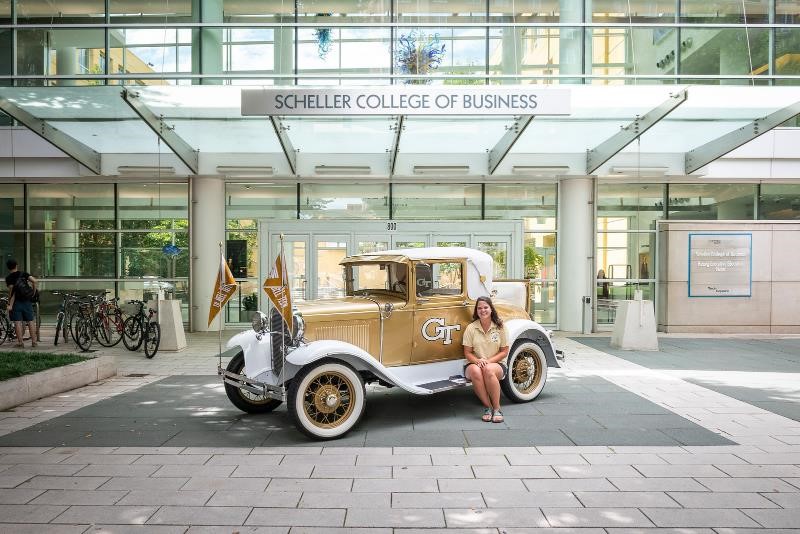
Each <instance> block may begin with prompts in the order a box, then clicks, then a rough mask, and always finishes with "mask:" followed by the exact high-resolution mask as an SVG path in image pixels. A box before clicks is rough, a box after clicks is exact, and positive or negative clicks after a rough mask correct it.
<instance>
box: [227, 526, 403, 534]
mask: <svg viewBox="0 0 800 534" xmlns="http://www.w3.org/2000/svg"><path fill="white" fill-rule="evenodd" d="M291 532H292V534H392V529H391V528H338V527H337V528H333V527H324V528H321V527H292V530H291ZM395 532H399V531H398V530H397V529H395ZM403 532H405V531H403ZM242 534H245V533H244V532H243V533H242Z"/></svg>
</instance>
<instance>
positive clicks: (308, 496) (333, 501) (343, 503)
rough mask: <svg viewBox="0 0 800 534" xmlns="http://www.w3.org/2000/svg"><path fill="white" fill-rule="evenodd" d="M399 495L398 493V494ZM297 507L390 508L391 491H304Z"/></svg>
mask: <svg viewBox="0 0 800 534" xmlns="http://www.w3.org/2000/svg"><path fill="white" fill-rule="evenodd" d="M398 495H400V494H398ZM296 506H297V507H298V508H326V509H327V508H348V509H349V508H390V507H391V506H392V494H391V493H388V492H386V493H367V492H356V493H323V492H313V491H306V492H304V493H303V497H302V499H301V500H300V504H299V505H296Z"/></svg>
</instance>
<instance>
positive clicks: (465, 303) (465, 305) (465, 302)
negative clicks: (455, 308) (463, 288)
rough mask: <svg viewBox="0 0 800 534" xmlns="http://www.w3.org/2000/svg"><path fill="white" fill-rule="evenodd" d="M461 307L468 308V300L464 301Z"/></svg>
mask: <svg viewBox="0 0 800 534" xmlns="http://www.w3.org/2000/svg"><path fill="white" fill-rule="evenodd" d="M461 305H462V306H464V307H465V308H469V305H470V304H469V301H468V300H465V301H464V302H462V303H461Z"/></svg>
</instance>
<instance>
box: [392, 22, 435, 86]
mask: <svg viewBox="0 0 800 534" xmlns="http://www.w3.org/2000/svg"><path fill="white" fill-rule="evenodd" d="M397 42H398V45H397V49H396V50H395V58H396V61H397V68H398V71H399V72H400V74H430V73H431V72H432V71H434V70H436V69H438V68H439V65H440V64H441V62H442V59H443V58H444V51H445V44H444V43H442V42H440V40H439V34H438V33H437V34H434V35H431V36H426V35H424V34H418V33H417V31H416V30H413V31H411V32H410V33H408V34H406V35H401V36H400V38H399V39H398V41H397ZM429 82H430V80H426V79H411V80H406V81H405V82H404V83H407V84H427V83H429Z"/></svg>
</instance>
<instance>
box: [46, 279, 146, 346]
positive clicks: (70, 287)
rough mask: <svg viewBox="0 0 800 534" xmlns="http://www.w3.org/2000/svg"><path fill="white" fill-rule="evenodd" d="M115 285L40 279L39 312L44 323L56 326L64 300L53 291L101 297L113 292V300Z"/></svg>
mask: <svg viewBox="0 0 800 534" xmlns="http://www.w3.org/2000/svg"><path fill="white" fill-rule="evenodd" d="M32 274H34V273H32ZM34 276H36V274H34ZM114 285H115V284H114V283H113V282H82V281H80V280H70V281H64V280H59V281H51V280H42V279H40V280H39V283H38V286H39V299H40V302H39V312H40V313H41V314H42V323H45V324H48V323H49V324H55V322H56V315H58V311H59V309H60V307H61V302H62V300H63V298H62V296H61V295H53V291H58V292H66V293H71V294H78V295H99V294H103V293H104V292H105V291H111V293H109V294H108V297H109V298H112V297H115V296H117V294H116V289H115V287H114ZM128 298H136V297H128ZM139 298H141V297H139ZM51 339H52V338H51Z"/></svg>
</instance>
